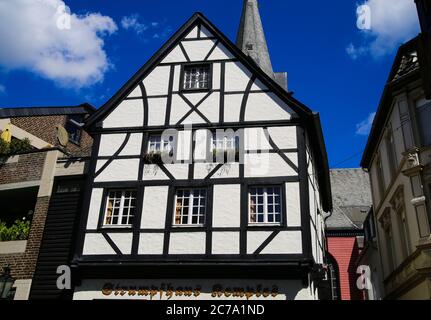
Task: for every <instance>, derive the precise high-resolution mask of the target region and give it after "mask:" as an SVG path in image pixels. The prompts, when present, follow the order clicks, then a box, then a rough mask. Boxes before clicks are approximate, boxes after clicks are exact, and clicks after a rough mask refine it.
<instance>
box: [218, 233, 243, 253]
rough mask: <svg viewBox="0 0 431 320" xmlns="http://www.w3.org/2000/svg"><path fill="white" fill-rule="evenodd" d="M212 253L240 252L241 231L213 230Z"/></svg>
mask: <svg viewBox="0 0 431 320" xmlns="http://www.w3.org/2000/svg"><path fill="white" fill-rule="evenodd" d="M212 236H213V239H212V240H213V247H212V254H239V253H240V251H239V232H213V235H212Z"/></svg>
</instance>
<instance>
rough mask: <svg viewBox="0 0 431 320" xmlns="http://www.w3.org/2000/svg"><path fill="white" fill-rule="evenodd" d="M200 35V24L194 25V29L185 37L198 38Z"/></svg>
mask: <svg viewBox="0 0 431 320" xmlns="http://www.w3.org/2000/svg"><path fill="white" fill-rule="evenodd" d="M197 37H198V26H196V27H194V28H193V29H192V31H190V32H189V33H188V34H187V35H186V36H185V38H186V39H196V38H197Z"/></svg>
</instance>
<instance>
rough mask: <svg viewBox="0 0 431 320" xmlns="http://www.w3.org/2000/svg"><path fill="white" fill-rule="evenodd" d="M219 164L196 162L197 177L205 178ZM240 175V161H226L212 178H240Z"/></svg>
mask: <svg viewBox="0 0 431 320" xmlns="http://www.w3.org/2000/svg"><path fill="white" fill-rule="evenodd" d="M216 166H217V164H216V163H196V164H195V179H204V178H206V177H207V176H208V174H210V173H211V171H212V170H213V169H214V168H215V167H216ZM238 177H239V164H238V163H226V164H225V165H224V166H223V167H222V168H220V169H219V170H218V171H217V172H216V173H215V174H214V175H213V176H212V177H211V179H221V178H238Z"/></svg>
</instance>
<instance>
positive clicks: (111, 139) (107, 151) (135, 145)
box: [99, 133, 142, 157]
mask: <svg viewBox="0 0 431 320" xmlns="http://www.w3.org/2000/svg"><path fill="white" fill-rule="evenodd" d="M125 138H126V134H125V133H121V134H104V135H102V137H101V139H100V148H99V156H101V157H103V156H108V157H109V156H113V155H114V154H115V153H116V152H117V151H118V149H119V148H120V146H121V145H122V144H123V142H124V140H125ZM141 145H142V133H132V134H131V135H130V138H129V141H128V142H127V144H126V146H125V147H124V149H123V150H122V151H121V153H120V154H119V155H120V156H131V155H134V156H135V155H140V154H141Z"/></svg>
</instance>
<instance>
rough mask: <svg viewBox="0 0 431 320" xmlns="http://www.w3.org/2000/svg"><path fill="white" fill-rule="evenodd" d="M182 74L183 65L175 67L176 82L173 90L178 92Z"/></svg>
mask: <svg viewBox="0 0 431 320" xmlns="http://www.w3.org/2000/svg"><path fill="white" fill-rule="evenodd" d="M180 75H181V66H180V65H176V66H175V68H174V83H173V87H172V90H173V91H176V92H178V91H179V90H180ZM181 85H182V84H181Z"/></svg>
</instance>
